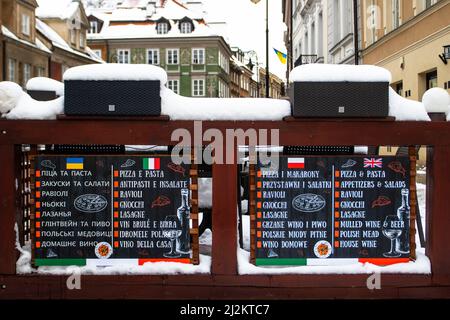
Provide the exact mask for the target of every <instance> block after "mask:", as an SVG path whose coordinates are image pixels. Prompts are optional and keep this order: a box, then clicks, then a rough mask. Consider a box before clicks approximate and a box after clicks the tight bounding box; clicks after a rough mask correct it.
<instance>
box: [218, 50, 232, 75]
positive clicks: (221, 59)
mask: <svg viewBox="0 0 450 320" xmlns="http://www.w3.org/2000/svg"><path fill="white" fill-rule="evenodd" d="M219 65H220V67H221V68H222V69H223V70H224V71H225V72H226V73H227V74H228V73H230V61H229V60H228V59H227V58H226V57H225V55H224V54H223V53H222V52H221V51H219Z"/></svg>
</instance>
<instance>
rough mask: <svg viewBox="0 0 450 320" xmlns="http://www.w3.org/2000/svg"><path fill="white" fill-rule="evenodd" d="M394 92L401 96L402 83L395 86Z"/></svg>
mask: <svg viewBox="0 0 450 320" xmlns="http://www.w3.org/2000/svg"><path fill="white" fill-rule="evenodd" d="M395 91H396V92H397V94H399V95H401V96H403V81H400V82H398V83H396V84H395Z"/></svg>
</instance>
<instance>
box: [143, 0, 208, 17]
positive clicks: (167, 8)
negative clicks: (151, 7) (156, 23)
mask: <svg viewBox="0 0 450 320" xmlns="http://www.w3.org/2000/svg"><path fill="white" fill-rule="evenodd" d="M161 17H164V18H166V19H174V20H179V19H183V18H184V17H188V18H191V19H203V14H202V13H200V12H197V11H192V10H189V9H188V8H187V7H185V6H184V5H182V4H181V3H179V2H177V1H175V0H167V1H166V2H165V4H164V7H162V8H157V10H156V14H154V15H152V16H151V19H152V20H158V19H159V18H161Z"/></svg>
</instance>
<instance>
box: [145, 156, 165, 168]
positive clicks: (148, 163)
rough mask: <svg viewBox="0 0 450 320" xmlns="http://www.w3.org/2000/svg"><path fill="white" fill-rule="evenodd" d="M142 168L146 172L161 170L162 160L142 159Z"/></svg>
mask: <svg viewBox="0 0 450 320" xmlns="http://www.w3.org/2000/svg"><path fill="white" fill-rule="evenodd" d="M142 162H143V163H142V166H143V168H144V170H159V169H161V165H160V162H161V161H160V158H144V159H142Z"/></svg>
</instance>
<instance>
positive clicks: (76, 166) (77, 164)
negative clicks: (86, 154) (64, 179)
mask: <svg viewBox="0 0 450 320" xmlns="http://www.w3.org/2000/svg"><path fill="white" fill-rule="evenodd" d="M83 162H84V161H83V158H67V159H66V169H67V170H83V168H84V164H83Z"/></svg>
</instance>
